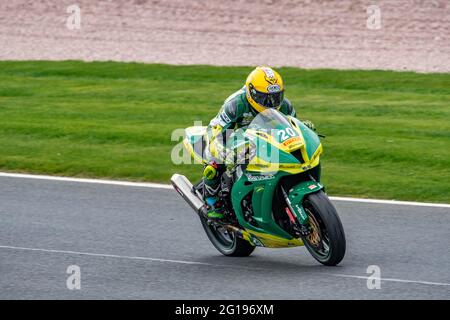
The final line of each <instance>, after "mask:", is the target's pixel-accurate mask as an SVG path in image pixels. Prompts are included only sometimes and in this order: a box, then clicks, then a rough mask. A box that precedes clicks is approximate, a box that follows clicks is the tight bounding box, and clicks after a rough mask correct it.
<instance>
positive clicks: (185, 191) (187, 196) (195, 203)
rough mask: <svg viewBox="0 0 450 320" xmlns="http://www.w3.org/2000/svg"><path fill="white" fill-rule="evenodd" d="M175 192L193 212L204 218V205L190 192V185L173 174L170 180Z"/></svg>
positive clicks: (191, 186)
mask: <svg viewBox="0 0 450 320" xmlns="http://www.w3.org/2000/svg"><path fill="white" fill-rule="evenodd" d="M170 182H171V183H172V185H173V187H174V188H175V190H176V191H177V192H178V193H179V194H180V195H181V196H182V197H183V199H184V200H185V201H186V202H187V203H188V204H189V205H190V206H191V208H192V209H194V211H195V212H196V213H197V214H198V215H200V216H202V217H204V216H205V203H204V202H203V200H202V199H200V197H199V196H198V195H197V194H195V193H194V192H193V191H192V188H193V185H192V183H191V182H190V181H189V180H188V179H187V178H186V177H185V176H183V175H181V174H177V173H175V174H174V175H173V176H172V178H170Z"/></svg>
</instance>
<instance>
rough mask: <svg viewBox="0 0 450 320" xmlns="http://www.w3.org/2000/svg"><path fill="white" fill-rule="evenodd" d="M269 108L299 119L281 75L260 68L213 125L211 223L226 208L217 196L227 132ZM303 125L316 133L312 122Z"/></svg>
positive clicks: (208, 184)
mask: <svg viewBox="0 0 450 320" xmlns="http://www.w3.org/2000/svg"><path fill="white" fill-rule="evenodd" d="M267 108H273V109H277V110H279V111H280V112H282V113H283V114H285V115H289V116H293V117H295V116H296V112H295V109H294V107H293V106H292V104H291V102H290V101H289V100H288V99H287V98H285V97H284V83H283V79H282V78H281V76H280V75H279V74H278V72H276V71H275V70H273V69H272V68H270V67H257V68H256V69H254V70H253V71H252V72H251V73H250V74H249V75H248V77H247V80H246V82H245V86H244V87H242V88H241V89H239V90H238V91H236V92H235V93H233V94H232V95H231V96H229V97H228V98H227V99H226V100H225V102H224V104H223V105H222V108H221V109H220V111H219V113H218V114H217V115H216V116H215V117H214V118H213V119H212V120H211V121H210V123H209V125H208V128H207V134H208V141H209V145H208V146H207V147H206V152H205V156H206V159H207V163H208V164H207V165H206V166H205V167H204V170H203V181H204V183H205V195H204V197H205V202H206V204H207V209H208V217H209V218H210V219H222V218H224V210H223V209H224V208H223V204H222V203H221V202H220V200H219V197H218V192H219V188H220V178H221V176H222V174H223V172H224V171H225V168H226V167H225V164H224V163H223V162H224V160H223V159H225V154H226V149H225V146H226V138H227V130H229V129H231V130H236V129H239V128H242V127H246V126H248V125H249V124H250V122H251V121H252V120H253V119H254V118H255V117H256V115H257V114H258V113H259V112H262V111H264V110H266V109H267ZM303 122H304V123H305V125H307V126H308V127H309V128H310V129H312V130H315V128H314V125H313V124H312V123H311V122H310V121H303ZM228 133H229V132H228Z"/></svg>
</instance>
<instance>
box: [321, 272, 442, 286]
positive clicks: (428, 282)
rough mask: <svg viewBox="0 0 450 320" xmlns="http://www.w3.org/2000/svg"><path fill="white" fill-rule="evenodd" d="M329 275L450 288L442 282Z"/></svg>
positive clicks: (331, 274)
mask: <svg viewBox="0 0 450 320" xmlns="http://www.w3.org/2000/svg"><path fill="white" fill-rule="evenodd" d="M328 275H330V276H333V277H342V278H356V279H365V280H367V279H369V278H370V279H373V280H380V281H391V282H404V283H415V284H426V285H432V286H450V283H442V282H430V281H418V280H403V279H392V278H376V277H367V276H353V275H348V274H333V273H328Z"/></svg>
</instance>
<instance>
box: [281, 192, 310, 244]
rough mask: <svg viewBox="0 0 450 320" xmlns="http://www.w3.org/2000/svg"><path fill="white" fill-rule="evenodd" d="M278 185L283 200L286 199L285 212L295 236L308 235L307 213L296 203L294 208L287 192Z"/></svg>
mask: <svg viewBox="0 0 450 320" xmlns="http://www.w3.org/2000/svg"><path fill="white" fill-rule="evenodd" d="M280 187H281V192H282V193H283V197H284V200H285V201H286V204H287V208H286V214H287V215H288V217H289V220H290V221H291V225H292V228H293V231H294V235H295V237H296V238H299V237H306V236H308V235H309V234H310V233H311V232H310V230H309V219H308V215H307V214H306V213H305V210H304V209H303V207H301V206H299V205H298V204H297V205H296V206H295V207H296V209H297V210H295V209H294V207H293V205H292V203H291V200H290V199H289V196H288V194H287V192H286V191H285V190H284V188H283V186H280ZM294 214H295V217H294Z"/></svg>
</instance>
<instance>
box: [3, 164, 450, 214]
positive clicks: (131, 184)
mask: <svg viewBox="0 0 450 320" xmlns="http://www.w3.org/2000/svg"><path fill="white" fill-rule="evenodd" d="M0 177H8V178H24V179H38V180H52V181H65V182H79V183H95V184H106V185H118V186H127V187H144V188H155V189H173V187H172V186H171V185H169V184H161V183H149V182H129V181H120V180H102V179H84V178H70V177H57V176H47V175H35V174H21V173H9V172H0ZM330 199H331V200H333V201H345V202H362V203H377V204H392V205H404V206H421V207H436V208H450V204H447V203H427V202H413V201H397V200H380V199H363V198H347V197H333V196H330Z"/></svg>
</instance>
